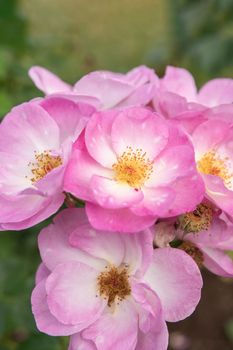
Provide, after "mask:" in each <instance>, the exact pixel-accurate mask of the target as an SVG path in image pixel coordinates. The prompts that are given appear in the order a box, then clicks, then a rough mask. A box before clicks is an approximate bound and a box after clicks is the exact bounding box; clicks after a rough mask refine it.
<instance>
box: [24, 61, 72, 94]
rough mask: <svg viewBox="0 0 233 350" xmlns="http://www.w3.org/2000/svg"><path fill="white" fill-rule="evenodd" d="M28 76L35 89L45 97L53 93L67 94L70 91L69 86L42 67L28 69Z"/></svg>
mask: <svg viewBox="0 0 233 350" xmlns="http://www.w3.org/2000/svg"><path fill="white" fill-rule="evenodd" d="M28 74H29V76H30V78H31V79H32V81H33V82H34V84H35V85H36V87H37V88H38V89H39V90H41V91H43V92H44V93H45V94H46V95H47V94H52V93H54V92H55V93H56V92H69V91H71V89H72V88H71V86H70V85H69V84H67V83H65V82H64V81H62V80H61V79H60V78H58V77H57V76H56V75H55V74H53V73H51V72H50V71H48V70H47V69H45V68H43V67H40V66H33V67H31V68H30V69H29V72H28Z"/></svg>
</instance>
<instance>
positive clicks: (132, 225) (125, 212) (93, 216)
mask: <svg viewBox="0 0 233 350" xmlns="http://www.w3.org/2000/svg"><path fill="white" fill-rule="evenodd" d="M86 212H87V216H88V219H89V221H90V223H91V225H92V226H93V227H94V228H96V229H97V230H106V231H118V232H133V233H134V232H139V231H141V230H144V229H145V228H147V227H149V226H152V225H153V223H154V222H155V221H156V219H157V218H156V217H155V216H150V215H147V216H138V215H135V214H134V213H133V212H132V211H131V210H130V209H128V208H121V209H106V208H101V207H100V206H99V205H95V204H92V203H89V202H87V203H86Z"/></svg>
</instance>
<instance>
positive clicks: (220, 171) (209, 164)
mask: <svg viewBox="0 0 233 350" xmlns="http://www.w3.org/2000/svg"><path fill="white" fill-rule="evenodd" d="M197 168H198V170H199V171H200V172H201V173H203V174H207V175H215V176H219V177H220V178H221V179H222V180H223V181H224V183H225V185H226V186H231V180H232V177H233V173H231V172H229V158H228V157H224V158H221V157H220V156H219V155H218V154H217V153H216V151H215V150H211V151H209V152H207V153H205V154H204V155H203V157H202V158H201V160H199V161H198V162H197Z"/></svg>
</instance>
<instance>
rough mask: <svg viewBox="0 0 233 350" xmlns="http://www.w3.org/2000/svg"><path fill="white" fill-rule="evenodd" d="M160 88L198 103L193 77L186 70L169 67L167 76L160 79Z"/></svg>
mask: <svg viewBox="0 0 233 350" xmlns="http://www.w3.org/2000/svg"><path fill="white" fill-rule="evenodd" d="M160 88H161V89H162V90H165V91H170V92H173V93H175V94H177V95H180V96H183V97H185V98H186V99H187V100H188V101H193V102H194V101H196V96H197V88H196V84H195V81H194V79H193V76H192V75H191V74H190V73H189V71H187V70H186V69H184V68H178V67H172V66H167V68H166V72H165V75H164V77H163V78H162V79H160Z"/></svg>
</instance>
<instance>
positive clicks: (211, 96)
mask: <svg viewBox="0 0 233 350" xmlns="http://www.w3.org/2000/svg"><path fill="white" fill-rule="evenodd" d="M159 89H160V90H161V91H166V92H169V93H171V94H175V95H179V96H181V97H183V98H185V100H186V101H187V102H193V103H198V104H201V105H203V106H206V107H215V106H218V105H221V104H229V103H232V102H233V79H228V78H219V79H213V80H210V81H208V82H207V83H206V84H205V85H203V86H202V88H201V89H200V90H199V91H197V87H196V84H195V81H194V78H193V76H192V74H191V73H190V72H189V71H187V70H186V69H184V68H178V67H172V66H167V68H166V72H165V75H164V77H163V78H161V79H160V84H159Z"/></svg>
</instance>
